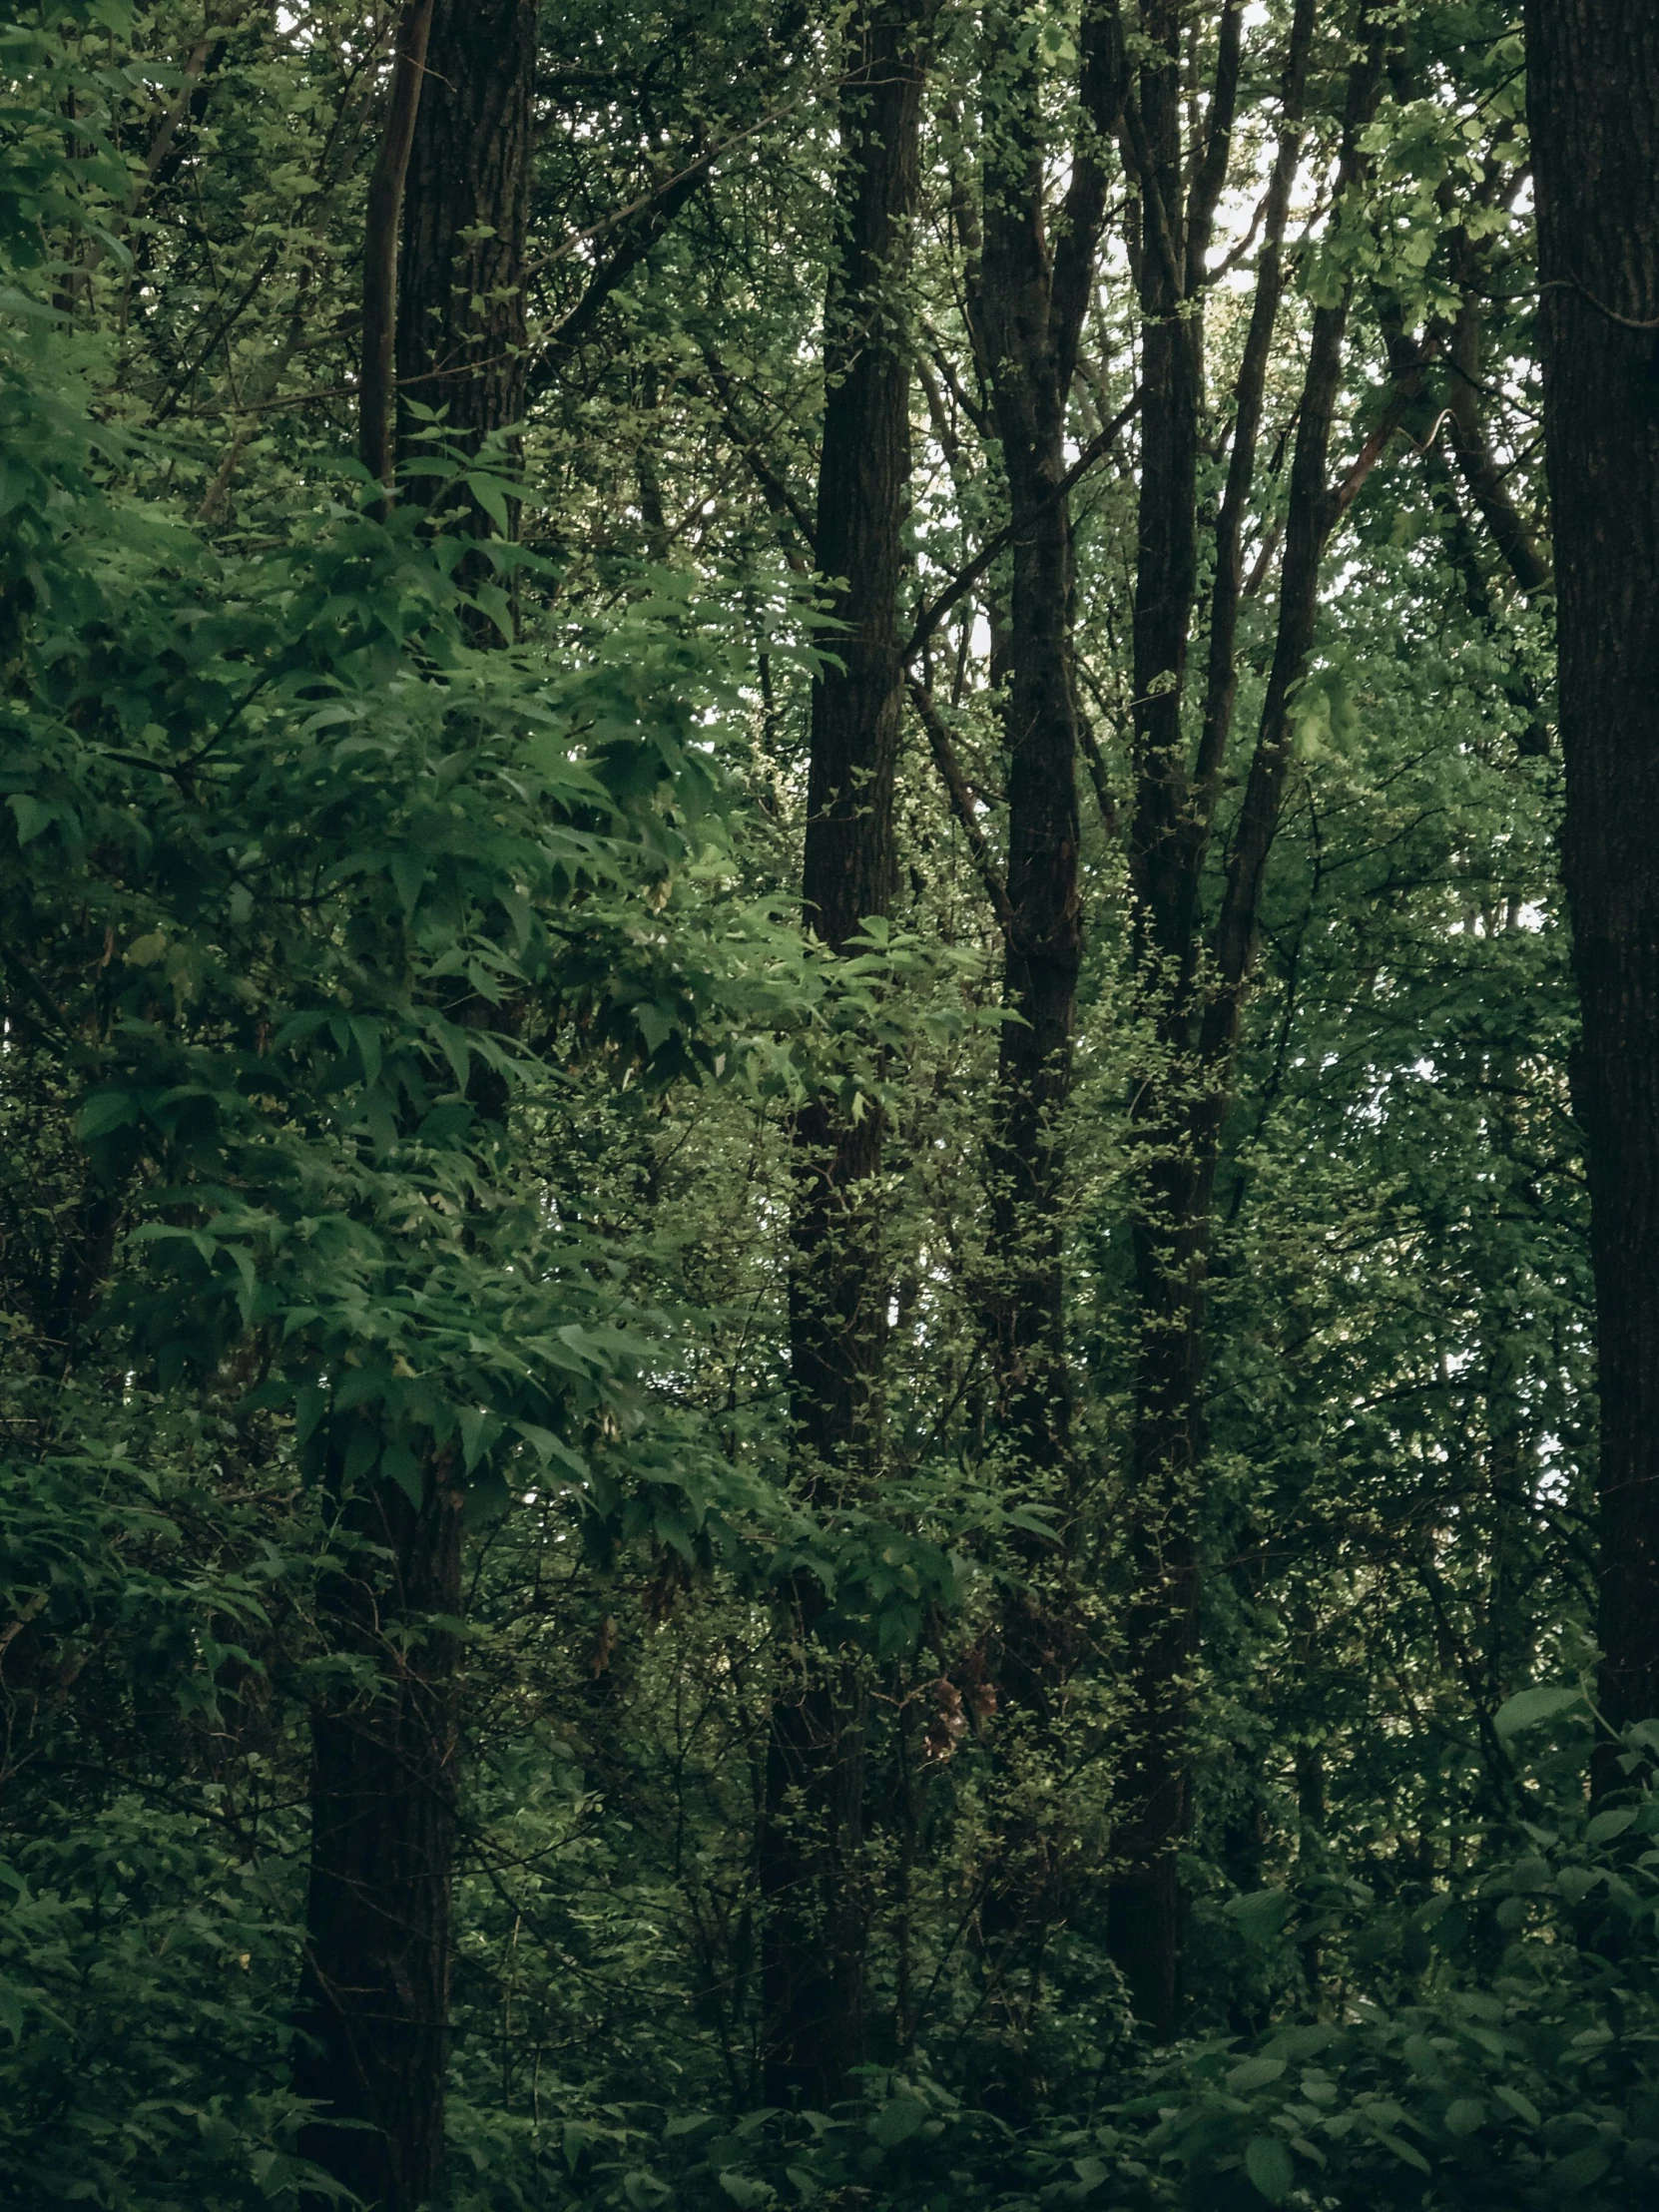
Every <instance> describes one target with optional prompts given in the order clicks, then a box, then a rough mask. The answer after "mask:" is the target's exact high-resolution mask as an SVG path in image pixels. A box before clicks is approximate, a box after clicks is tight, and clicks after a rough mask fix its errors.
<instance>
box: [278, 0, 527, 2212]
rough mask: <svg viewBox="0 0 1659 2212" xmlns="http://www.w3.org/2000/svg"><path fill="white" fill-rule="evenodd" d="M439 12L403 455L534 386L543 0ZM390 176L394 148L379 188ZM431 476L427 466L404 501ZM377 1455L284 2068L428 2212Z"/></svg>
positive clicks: (400, 1607) (427, 1632)
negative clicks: (538, 32) (295, 2032)
mask: <svg viewBox="0 0 1659 2212" xmlns="http://www.w3.org/2000/svg"><path fill="white" fill-rule="evenodd" d="M411 12H412V11H411ZM427 13H428V14H429V15H430V16H431V23H430V35H429V37H428V38H427V41H426V50H425V67H424V74H423V78H422V77H421V76H420V72H419V71H418V70H417V72H416V75H417V78H419V79H420V81H418V82H417V83H416V86H415V94H414V96H409V97H416V98H417V104H416V106H415V107H414V109H413V112H412V113H411V112H410V110H409V109H408V107H407V106H406V105H403V104H400V102H401V101H402V100H403V99H404V98H405V96H408V87H407V84H406V82H405V65H406V63H408V62H409V60H410V57H411V55H412V52H413V48H412V46H411V45H410V43H409V41H408V38H407V37H400V45H399V52H398V59H397V64H396V68H395V70H394V78H393V86H392V96H391V103H390V110H391V112H390V115H389V117H388V122H387V132H388V137H389V136H391V135H394V134H403V135H404V137H405V139H406V144H405V145H403V146H402V147H397V146H394V147H393V148H392V149H391V163H390V166H392V167H393V168H397V167H399V166H400V167H401V173H402V225H401V243H400V247H399V250H398V259H397V282H396V354H395V365H396V371H397V374H396V383H397V389H398V393H399V424H400V430H401V436H400V448H401V455H402V457H404V458H406V457H407V456H408V452H409V447H410V440H411V437H412V433H413V431H414V430H415V429H416V428H418V426H419V420H420V418H419V417H418V416H416V415H415V414H414V413H413V412H412V410H411V408H410V406H409V404H408V402H409V400H410V397H411V395H413V394H418V393H422V392H424V393H427V394H429V395H430V398H429V400H428V402H427V403H429V404H432V405H434V406H435V405H441V406H442V407H443V408H444V409H445V410H446V414H447V422H448V427H449V429H450V432H451V433H452V434H454V435H456V436H458V437H459V438H460V439H461V441H462V442H463V443H464V444H467V445H472V446H475V445H476V444H477V443H478V442H479V441H481V440H482V439H484V438H487V437H488V436H490V435H492V434H493V433H495V432H497V431H500V430H504V429H506V428H508V427H509V426H510V425H511V424H513V423H514V422H516V421H517V419H518V416H519V413H520V411H521V409H522V405H523V397H524V368H523V345H522V339H523V329H524V310H523V251H524V236H525V229H526V224H527V219H528V208H529V189H530V166H529V165H530V152H531V137H530V121H531V97H532V92H533V83H534V66H535V51H536V49H535V25H536V9H535V5H534V0H485V4H484V6H483V7H482V9H480V8H479V7H478V6H476V5H471V6H468V7H466V8H464V9H463V8H462V6H461V5H460V4H459V0H437V5H436V7H435V9H428V10H427ZM407 22H408V19H407V17H406V18H405V29H407ZM385 166H387V157H386V155H385V154H384V153H383V154H382V159H381V162H380V163H378V164H377V165H376V176H377V177H378V176H379V174H380V171H381V169H382V168H384V167H385ZM383 214H384V211H383V210H382V211H381V215H382V216H383ZM392 221H393V223H394V225H395V221H396V211H395V209H394V210H393V213H392ZM371 243H372V242H371ZM385 251H386V240H385V239H384V237H381V238H380V239H379V240H378V243H377V245H376V248H375V254H374V255H373V256H371V257H370V261H369V264H368V266H367V269H366V273H365V285H366V286H370V287H377V288H378V289H379V290H380V292H381V294H382V296H381V297H380V299H379V303H378V308H377V310H376V311H378V312H380V313H382V314H383V313H384V311H385V308H386V306H387V301H386V300H385V298H384V296H383V291H384V284H385ZM365 343H366V341H365ZM383 427H384V426H383V425H382V428H383ZM365 437H366V430H365ZM381 473H382V475H384V474H385V473H386V471H384V470H382V471H381ZM432 481H433V479H431V478H422V477H420V476H416V477H414V478H413V479H412V483H413V487H414V491H415V495H416V496H423V495H426V494H427V493H428V492H429V487H430V485H431V483H432ZM446 519H448V520H452V521H454V522H456V523H458V524H459V525H460V526H461V527H463V528H465V529H467V530H468V531H469V532H470V533H471V534H472V535H474V536H477V537H479V538H483V537H485V536H487V535H489V534H490V533H492V532H493V531H495V530H497V529H498V528H499V527H500V524H501V521H502V519H503V517H502V514H501V512H500V511H497V512H496V513H493V514H491V513H489V512H486V511H485V509H484V508H483V507H482V506H480V505H479V504H477V503H476V502H473V503H471V504H470V505H469V506H468V507H467V508H466V509H458V510H457V511H456V512H455V513H454V514H453V515H452V516H449V517H446ZM508 519H509V521H510V517H509V518H508ZM475 558H476V560H477V562H478V563H479V567H478V570H477V573H476V574H475V575H473V576H472V577H471V578H470V581H471V582H472V583H473V584H474V586H475V587H476V585H477V584H478V583H479V582H480V581H483V580H484V578H485V575H486V569H485V567H484V565H483V564H484V560H485V556H484V555H483V553H482V552H481V551H480V553H479V554H478V555H477V556H476V557H475ZM484 634H486V633H485V632H484V630H482V629H481V630H480V635H484ZM487 634H489V635H493V632H488V633H487ZM449 1010H450V1012H451V1013H452V1015H453V1016H454V1018H456V1019H458V1020H459V1021H461V1022H462V1023H467V1022H470V1021H473V1020H481V1019H488V1018H491V1009H488V1008H485V1007H483V1006H482V1005H481V1004H480V1003H477V1002H474V1001H472V1000H470V999H458V1000H457V1001H455V1002H454V1003H453V1004H452V1005H451V1006H450V1008H449ZM494 1018H499V1017H498V1016H495V1017H494ZM469 1097H470V1099H471V1103H472V1104H473V1106H474V1108H475V1110H476V1111H478V1112H479V1113H480V1115H481V1116H482V1117H483V1119H484V1120H485V1121H486V1122H487V1123H496V1124H499V1123H500V1122H501V1121H502V1120H503V1118H504V1115H505V1110H506V1102H505V1098H504V1096H503V1095H502V1094H501V1092H500V1090H499V1086H498V1083H497V1081H496V1080H495V1079H493V1078H491V1077H489V1076H487V1075H486V1076H483V1077H481V1078H475V1080H474V1082H473V1084H472V1086H471V1088H470V1090H469ZM376 1456H377V1455H375V1454H371V1455H370V1458H369V1468H370V1471H368V1472H366V1473H363V1474H360V1475H357V1476H355V1478H353V1472H352V1469H351V1459H352V1457H353V1454H352V1453H351V1452H350V1451H346V1452H344V1453H342V1454H340V1455H339V1456H338V1457H337V1458H336V1460H335V1462H334V1464H333V1466H332V1471H331V1496H332V1502H333V1505H334V1508H335V1529H334V1543H333V1550H332V1557H331V1559H330V1562H329V1568H328V1571H327V1573H326V1575H325V1577H324V1581H323V1585H322V1599H321V1606H320V1611H321V1616H322V1618H321V1625H322V1627H323V1628H324V1631H325V1633H326V1634H327V1637H328V1641H329V1647H330V1649H331V1651H332V1652H333V1653H335V1654H336V1655H338V1656H340V1657H341V1658H344V1659H347V1660H349V1661H351V1662H353V1663H354V1668H353V1671H352V1672H351V1673H350V1674H348V1675H346V1676H344V1677H343V1680H344V1681H345V1683H346V1685H347V1687H345V1688H344V1689H342V1690H340V1691H339V1692H337V1693H330V1694H329V1695H327V1696H325V1697H323V1698H322V1699H320V1700H319V1701H318V1703H317V1705H316V1706H315V1707H314V1708H313V1711H312V1715H311V1753H312V1756H311V1783H310V1804H311V1857H310V1875H309V1885H308V1891H307V1902H306V1924H305V1944H304V1954H303V1960H302V1967H301V1980H300V1991H299V2025H300V2028H301V2030H302V2032H301V2036H300V2039H299V2041H298V2044H297V2046H296V2049H297V2055H296V2059H295V2068H294V2074H295V2086H296V2087H297V2089H298V2091H299V2093H300V2094H301V2095H303V2096H304V2097H306V2098H307V2099H309V2100H311V2102H312V2104H313V2106H314V2117H313V2118H312V2120H311V2121H310V2122H309V2123H308V2124H307V2126H306V2128H305V2129H304V2131H303V2134H302V2137H301V2147H302V2149H303V2151H304V2152H305V2154H306V2155H307V2156H308V2157H310V2158H311V2159H313V2160H314V2161H315V2162H316V2163H317V2164H318V2165H319V2166H321V2167H322V2168H323V2169H324V2171H326V2172H327V2173H329V2174H330V2175H332V2176H333V2178H334V2179H335V2180H336V2181H338V2182H340V2183H342V2184H343V2185H344V2186H345V2187H346V2188H348V2189H350V2190H352V2191H354V2192H355V2193H356V2195H357V2196H358V2197H359V2198H360V2199H361V2200H362V2202H363V2204H364V2205H365V2206H366V2207H368V2208H370V2212H417V2208H418V2207H420V2206H422V2205H426V2204H428V2203H431V2202H432V2201H434V2200H435V2199H436V2197H437V2195H438V2193H439V2191H440V2189H441V2187H442V2182H443V2152H444V2089H445V2079H446V2075H447V2071H448V2062H449V2027H448V2012H449V1975H450V1958H451V1949H452V1941H451V1889H452V1875H453V1862H454V1847H455V1833H456V1797H455V1792H456V1754H457V1744H458V1734H459V1732H458V1726H457V1700H456V1690H457V1685H456V1676H455V1659H456V1645H455V1641H454V1635H453V1629H452V1625H451V1624H452V1623H453V1622H454V1620H455V1619H456V1618H457V1617H458V1616H459V1614H460V1613H461V1612H462V1610H463V1592H462V1580H461V1556H462V1547H461V1527H462V1502H463V1500H462V1493H461V1489H460V1487H459V1484H458V1483H457V1481H456V1479H455V1476H454V1470H453V1467H452V1465H451V1460H450V1456H449V1455H448V1454H447V1453H446V1452H430V1453H428V1454H427V1456H426V1460H425V1464H424V1465H423V1466H422V1467H421V1468H420V1469H419V1472H418V1476H417V1477H414V1478H412V1479H411V1480H410V1481H409V1482H408V1483H407V1485H406V1484H405V1482H404V1481H401V1480H398V1479H394V1478H392V1477H391V1476H390V1475H388V1474H385V1473H380V1474H375V1473H374V1472H372V1468H373V1464H374V1458H375V1457H376ZM328 2201H330V2200H327V2199H324V2198H320V2197H318V2198H317V2199H315V2200H314V2204H311V2205H307V2207H306V2212H321V2207H322V2206H323V2204H324V2203H326V2202H328Z"/></svg>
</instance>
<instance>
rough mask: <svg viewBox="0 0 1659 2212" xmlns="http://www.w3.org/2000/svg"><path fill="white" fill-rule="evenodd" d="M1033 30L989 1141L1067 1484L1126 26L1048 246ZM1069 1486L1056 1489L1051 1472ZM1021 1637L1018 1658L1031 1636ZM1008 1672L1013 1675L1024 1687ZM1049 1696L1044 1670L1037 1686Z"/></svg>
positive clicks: (1005, 1296) (1011, 394)
mask: <svg viewBox="0 0 1659 2212" xmlns="http://www.w3.org/2000/svg"><path fill="white" fill-rule="evenodd" d="M1028 28H1029V26H1028V25H1025V24H1023V23H1021V22H1020V21H1019V20H1018V19H1010V20H1009V21H1008V22H1007V23H1006V24H1005V25H1004V26H1003V29H1004V31H1005V33H1007V34H1011V35H1007V36H1005V37H1004V38H1003V39H1001V40H999V41H998V43H997V45H996V46H995V47H993V48H992V49H991V50H990V52H989V53H988V54H987V58H986V64H985V82H984V92H983V99H984V109H985V115H984V142H985V145H986V149H987V152H986V157H985V175H984V195H983V213H982V216H981V240H982V244H981V251H980V259H979V269H978V272H977V280H976V281H975V282H974V283H973V284H972V287H971V297H970V311H971V316H972V322H973V336H974V347H975V351H976V353H977V355H978V358H979V360H980V363H981V366H982V368H983V371H984V373H985V375H986V377H987V378H988V380H989V383H990V387H991V396H992V404H993V410H994V416H995V423H996V430H997V435H998V437H999V439H1000V442H1001V456H1002V465H1003V471H1004V474H1005V476H1006V479H1007V487H1008V523H1009V549H1010V567H1011V576H1010V581H1009V589H1008V599H1007V606H1006V632H1005V636H1004V638H1003V640H1002V648H1003V650H1002V655H1001V657H1000V659H1001V670H1002V671H1003V672H1005V692H1004V704H1003V721H1004V729H1005V732H1006V738H1007V748H1008V870H1007V879H1006V892H1007V911H1006V916H1005V920H1004V932H1003V933H1004V945H1005V956H1004V968H1003V1003H1004V1005H1005V1006H1006V1007H1007V1009H1008V1011H1009V1012H1010V1013H1013V1014H1016V1015H1017V1016H1018V1017H1019V1018H1018V1019H1017V1020H1016V1021H1010V1022H1007V1023H1005V1024H1004V1026H1003V1029H1002V1032H1001V1044H1000V1052H999V1067H998V1081H997V1106H996V1126H995V1134H994V1136H993V1139H992V1143H991V1148H990V1168H991V1195H992V1206H993V1217H994V1225H995V1233H996V1234H995V1244H996V1263H997V1271H998V1281H997V1285H996V1290H995V1296H994V1306H993V1318H994V1322H995V1327H996V1355H997V1382H998V1392H999V1398H1000V1405H999V1413H1000V1419H1001V1426H1002V1429H1003V1432H1004V1434H1005V1435H1006V1436H1007V1438H1008V1439H1009V1441H1010V1442H1011V1443H1012V1445H1013V1447H1014V1451H1015V1455H1016V1462H1017V1464H1018V1465H1019V1466H1020V1467H1022V1468H1024V1469H1026V1470H1028V1471H1030V1472H1031V1473H1033V1474H1038V1475H1047V1476H1054V1475H1056V1474H1057V1475H1059V1476H1060V1477H1061V1479H1062V1483H1063V1484H1067V1485H1069V1477H1070V1471H1071V1470H1070V1462H1071V1403H1070V1388H1069V1382H1068V1376H1067V1368H1066V1349H1065V1327H1064V1315H1063V1306H1062V1248H1063V1236H1064V1224H1063V1212H1062V1187H1063V1182H1064V1164H1065V1163H1064V1157H1063V1150H1062V1146H1063V1131H1062V1129H1061V1127H1060V1117H1061V1114H1062V1112H1063V1110H1064V1107H1065V1104H1066V1100H1067V1097H1068V1096H1069V1094H1070V1089H1071V1060H1072V1034H1073V1028H1074V1024H1075V1010H1076V996H1077V977H1078V971H1079V968H1080V966H1081V962H1082V926H1081V915H1080V908H1079V901H1078V887H1077V847H1078V816H1077V750H1078V728H1079V723H1080V720H1081V717H1080V715H1079V711H1078V705H1077V693H1076V681H1075V674H1074V670H1073V666H1072V634H1071V633H1072V618H1073V601H1074V596H1075V575H1074V561H1073V552H1072V530H1071V505H1070V500H1069V497H1068V494H1067V490H1066V476H1067V467H1066V451H1065V430H1066V414H1067V407H1068V404H1069V401H1070V397H1071V386H1072V379H1073V377H1074V375H1075V373H1076V367H1077V348H1078V340H1079V335H1080V332H1081V329H1082V323H1083V317H1084V315H1085V313H1086V312H1087V309H1088V303H1089V298H1090V295H1091V291H1092V288H1093V284H1094V273H1095V256H1096V252H1097V249H1098V245H1099V237H1100V224H1101V217H1102V213H1103V210H1104V207H1105V197H1106V179H1105V172H1104V169H1103V167H1102V162H1101V156H1102V151H1103V148H1102V138H1103V136H1104V134H1106V133H1109V132H1110V130H1111V128H1112V125H1113V123H1114V122H1115V120H1116V112H1117V101H1118V88H1119V86H1120V83H1121V67H1122V63H1121V52H1122V49H1121V41H1120V40H1119V39H1118V37H1117V35H1116V32H1115V27H1114V26H1112V25H1110V24H1109V23H1108V22H1107V21H1106V19H1105V18H1104V17H1103V16H1101V15H1100V14H1098V13H1086V17H1085V23H1084V33H1083V44H1082V53H1081V80H1080V92H1081V103H1082V108H1083V112H1084V117H1085V121H1084V126H1083V129H1082V131H1081V133H1080V134H1079V138H1078V142H1077V145H1076V146H1075V148H1074V149H1073V152H1072V162H1071V179H1070V184H1069V187H1068V191H1067V196H1066V204H1065V207H1064V210H1063V212H1062V215H1061V220H1060V224H1059V226H1058V243H1057V245H1056V246H1055V247H1054V248H1053V249H1052V250H1051V249H1050V246H1049V243H1048V239H1047V236H1046V220H1047V219H1046V210H1045V191H1044V170H1045V162H1044V131H1043V122H1042V117H1041V113H1040V105H1039V96H1038V85H1037V76H1036V69H1035V66H1034V63H1033V60H1032V57H1031V49H1030V47H1029V45H1028V43H1027V42H1026V36H1025V34H1026V31H1027V30H1028ZM1039 1486H1040V1487H1043V1488H1044V1490H1045V1494H1048V1496H1049V1502H1051V1503H1053V1502H1056V1501H1057V1500H1056V1499H1055V1498H1054V1496H1053V1495H1052V1494H1051V1493H1052V1487H1053V1486H1052V1484H1051V1483H1050V1484H1046V1485H1041V1484H1040V1485H1039ZM1017 1642H1018V1639H1017V1637H1016V1639H1015V1643H1014V1646H1011V1647H1010V1654H1009V1656H1010V1658H1011V1659H1012V1660H1013V1662H1014V1664H1015V1668H1016V1671H1023V1672H1029V1671H1030V1670H1029V1668H1022V1667H1021V1662H1020V1655H1019V1653H1018V1650H1017V1648H1015V1647H1017ZM1010 1687H1014V1685H1012V1684H1010ZM1025 1687H1026V1689H1027V1691H1028V1693H1029V1694H1035V1693H1036V1683H1035V1680H1034V1679H1033V1680H1032V1681H1031V1682H1030V1683H1028V1684H1026V1685H1025Z"/></svg>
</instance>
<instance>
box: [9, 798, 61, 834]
mask: <svg viewBox="0 0 1659 2212" xmlns="http://www.w3.org/2000/svg"><path fill="white" fill-rule="evenodd" d="M6 805H7V806H8V807H9V808H10V809H11V811H12V813H13V814H14V815H15V816H16V817H17V841H18V843H19V844H29V843H32V842H33V840H34V839H35V838H36V837H38V836H39V835H40V833H41V831H42V830H46V829H48V828H50V826H51V823H52V820H53V809H52V808H50V807H48V806H46V805H45V804H44V802H42V801H41V800H38V799H35V798H33V797H32V796H31V795H30V794H29V793H28V792H13V793H12V795H11V797H10V798H9V799H8V800H7V802H6Z"/></svg>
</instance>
